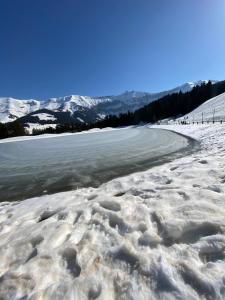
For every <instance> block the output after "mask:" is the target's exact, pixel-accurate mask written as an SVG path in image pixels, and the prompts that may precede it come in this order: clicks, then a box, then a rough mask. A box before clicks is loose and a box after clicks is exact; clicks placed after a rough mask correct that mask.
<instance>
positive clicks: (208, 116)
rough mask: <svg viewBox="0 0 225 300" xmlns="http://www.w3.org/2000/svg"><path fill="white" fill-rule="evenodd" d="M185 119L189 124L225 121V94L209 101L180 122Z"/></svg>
mask: <svg viewBox="0 0 225 300" xmlns="http://www.w3.org/2000/svg"><path fill="white" fill-rule="evenodd" d="M184 119H185V120H186V121H187V122H202V119H203V121H210V122H212V121H213V120H214V121H215V122H220V121H221V120H222V121H225V93H223V94H220V95H219V96H217V97H214V98H212V99H209V100H208V101H206V102H204V103H203V104H202V105H200V106H199V107H197V108H196V109H195V110H193V111H192V112H191V113H189V114H187V115H185V116H183V117H181V118H180V120H184Z"/></svg>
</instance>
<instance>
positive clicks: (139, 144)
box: [0, 127, 195, 201]
mask: <svg viewBox="0 0 225 300" xmlns="http://www.w3.org/2000/svg"><path fill="white" fill-rule="evenodd" d="M194 146H195V142H194V141H193V140H191V139H187V138H186V137H184V136H181V135H178V134H176V133H173V132H170V131H164V130H160V129H149V128H146V127H142V128H141V127H138V128H128V129H121V130H112V131H105V132H94V133H85V134H78V135H69V136H61V137H51V138H45V139H35V140H25V141H14V142H10V143H1V144H0V201H12V200H23V199H26V198H30V197H34V196H39V195H43V194H51V193H56V192H60V191H67V190H72V189H76V188H79V187H87V186H93V187H97V186H99V185H100V184H101V183H103V182H106V181H108V180H110V179H113V178H115V177H118V176H123V175H127V174H129V173H132V172H137V171H142V170H145V169H147V168H149V167H151V166H153V165H157V164H160V163H163V162H166V161H169V160H172V159H174V158H176V157H180V156H183V155H185V154H187V153H189V152H190V151H193V148H194Z"/></svg>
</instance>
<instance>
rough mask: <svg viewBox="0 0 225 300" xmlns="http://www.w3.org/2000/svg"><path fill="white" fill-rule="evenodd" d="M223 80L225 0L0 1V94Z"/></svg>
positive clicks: (93, 91)
mask: <svg viewBox="0 0 225 300" xmlns="http://www.w3.org/2000/svg"><path fill="white" fill-rule="evenodd" d="M208 78H210V79H225V1H224V0H0V96H12V97H16V98H36V99H46V98H49V97H55V96H63V95H69V94H82V95H111V94H118V93H120V92H123V91H124V90H142V91H161V90H164V89H168V88H171V87H174V86H176V85H177V84H181V83H183V82H186V81H192V80H199V79H208Z"/></svg>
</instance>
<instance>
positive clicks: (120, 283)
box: [0, 125, 225, 300]
mask: <svg viewBox="0 0 225 300" xmlns="http://www.w3.org/2000/svg"><path fill="white" fill-rule="evenodd" d="M157 128H159V127H157ZM160 128H166V129H171V130H175V131H178V132H181V133H183V134H187V135H190V136H192V137H194V138H197V139H199V140H200V141H201V144H202V148H201V151H199V152H196V153H193V154H191V155H189V156H186V157H183V158H179V159H177V160H174V161H172V162H170V163H168V164H164V165H162V166H158V167H154V168H152V169H151V170H148V171H146V172H140V173H135V174H132V175H129V176H126V177H123V178H118V179H114V180H113V181H111V182H108V183H106V184H103V185H102V186H100V187H99V188H84V189H80V190H76V191H73V192H65V193H58V194H54V195H51V196H43V197H39V198H33V199H28V200H25V201H23V202H11V203H7V202H5V203H1V204H0V257H1V259H0V298H2V299H4V300H8V299H32V300H34V299H35V300H36V299H54V300H57V299H60V300H61V299H81V300H82V299H101V300H105V299H107V300H111V299H132V300H134V299H138V300H139V299H141V300H144V299H145V300H146V299H150V300H151V299H160V300H172V299H180V300H181V299H182V300H190V299H191V300H192V299H201V300H202V299H205V300H217V299H218V300H219V299H225V234H224V233H225V218H224V216H225V202H224V199H225V174H224V170H225V155H224V154H225V126H223V125H213V126H212V125H190V126H189V125H187V126H178V125H174V126H172V125H171V126H164V127H160Z"/></svg>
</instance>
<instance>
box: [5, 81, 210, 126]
mask: <svg viewBox="0 0 225 300" xmlns="http://www.w3.org/2000/svg"><path fill="white" fill-rule="evenodd" d="M206 82H207V80H201V81H197V82H188V83H185V84H183V85H180V86H178V87H176V88H174V89H171V90H168V91H164V92H159V93H147V92H137V91H127V92H125V93H123V94H121V95H118V96H103V97H89V96H78V95H71V96H65V97H60V98H51V99H48V100H45V101H38V100H33V99H31V100H18V99H14V98H0V122H2V123H6V122H10V121H13V120H16V119H17V118H21V117H24V116H29V115H30V116H35V117H36V121H37V118H38V113H41V114H43V113H47V114H48V115H49V114H50V115H51V118H50V119H51V120H52V121H53V118H55V116H54V113H67V114H66V116H67V117H68V114H69V115H70V116H71V117H72V121H74V122H78V123H81V122H90V121H95V120H98V119H101V118H104V117H105V116H106V115H109V114H119V113H125V112H128V111H135V110H137V109H139V108H141V107H142V106H144V105H146V104H149V103H150V102H152V101H155V100H157V99H159V98H161V97H163V96H165V95H168V94H172V93H176V92H179V91H182V92H187V91H190V90H191V89H192V88H193V87H194V86H197V85H201V84H202V83H206ZM214 82H215V81H213V83H214ZM41 110H44V112H42V111H41ZM46 110H47V111H46ZM39 111H40V112H39ZM34 112H37V113H36V114H34ZM41 118H42V119H41V121H44V119H43V115H42V116H41ZM50 119H49V116H48V117H47V119H46V121H50ZM39 120H40V118H39ZM56 121H57V120H56ZM48 123H49V122H48Z"/></svg>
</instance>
